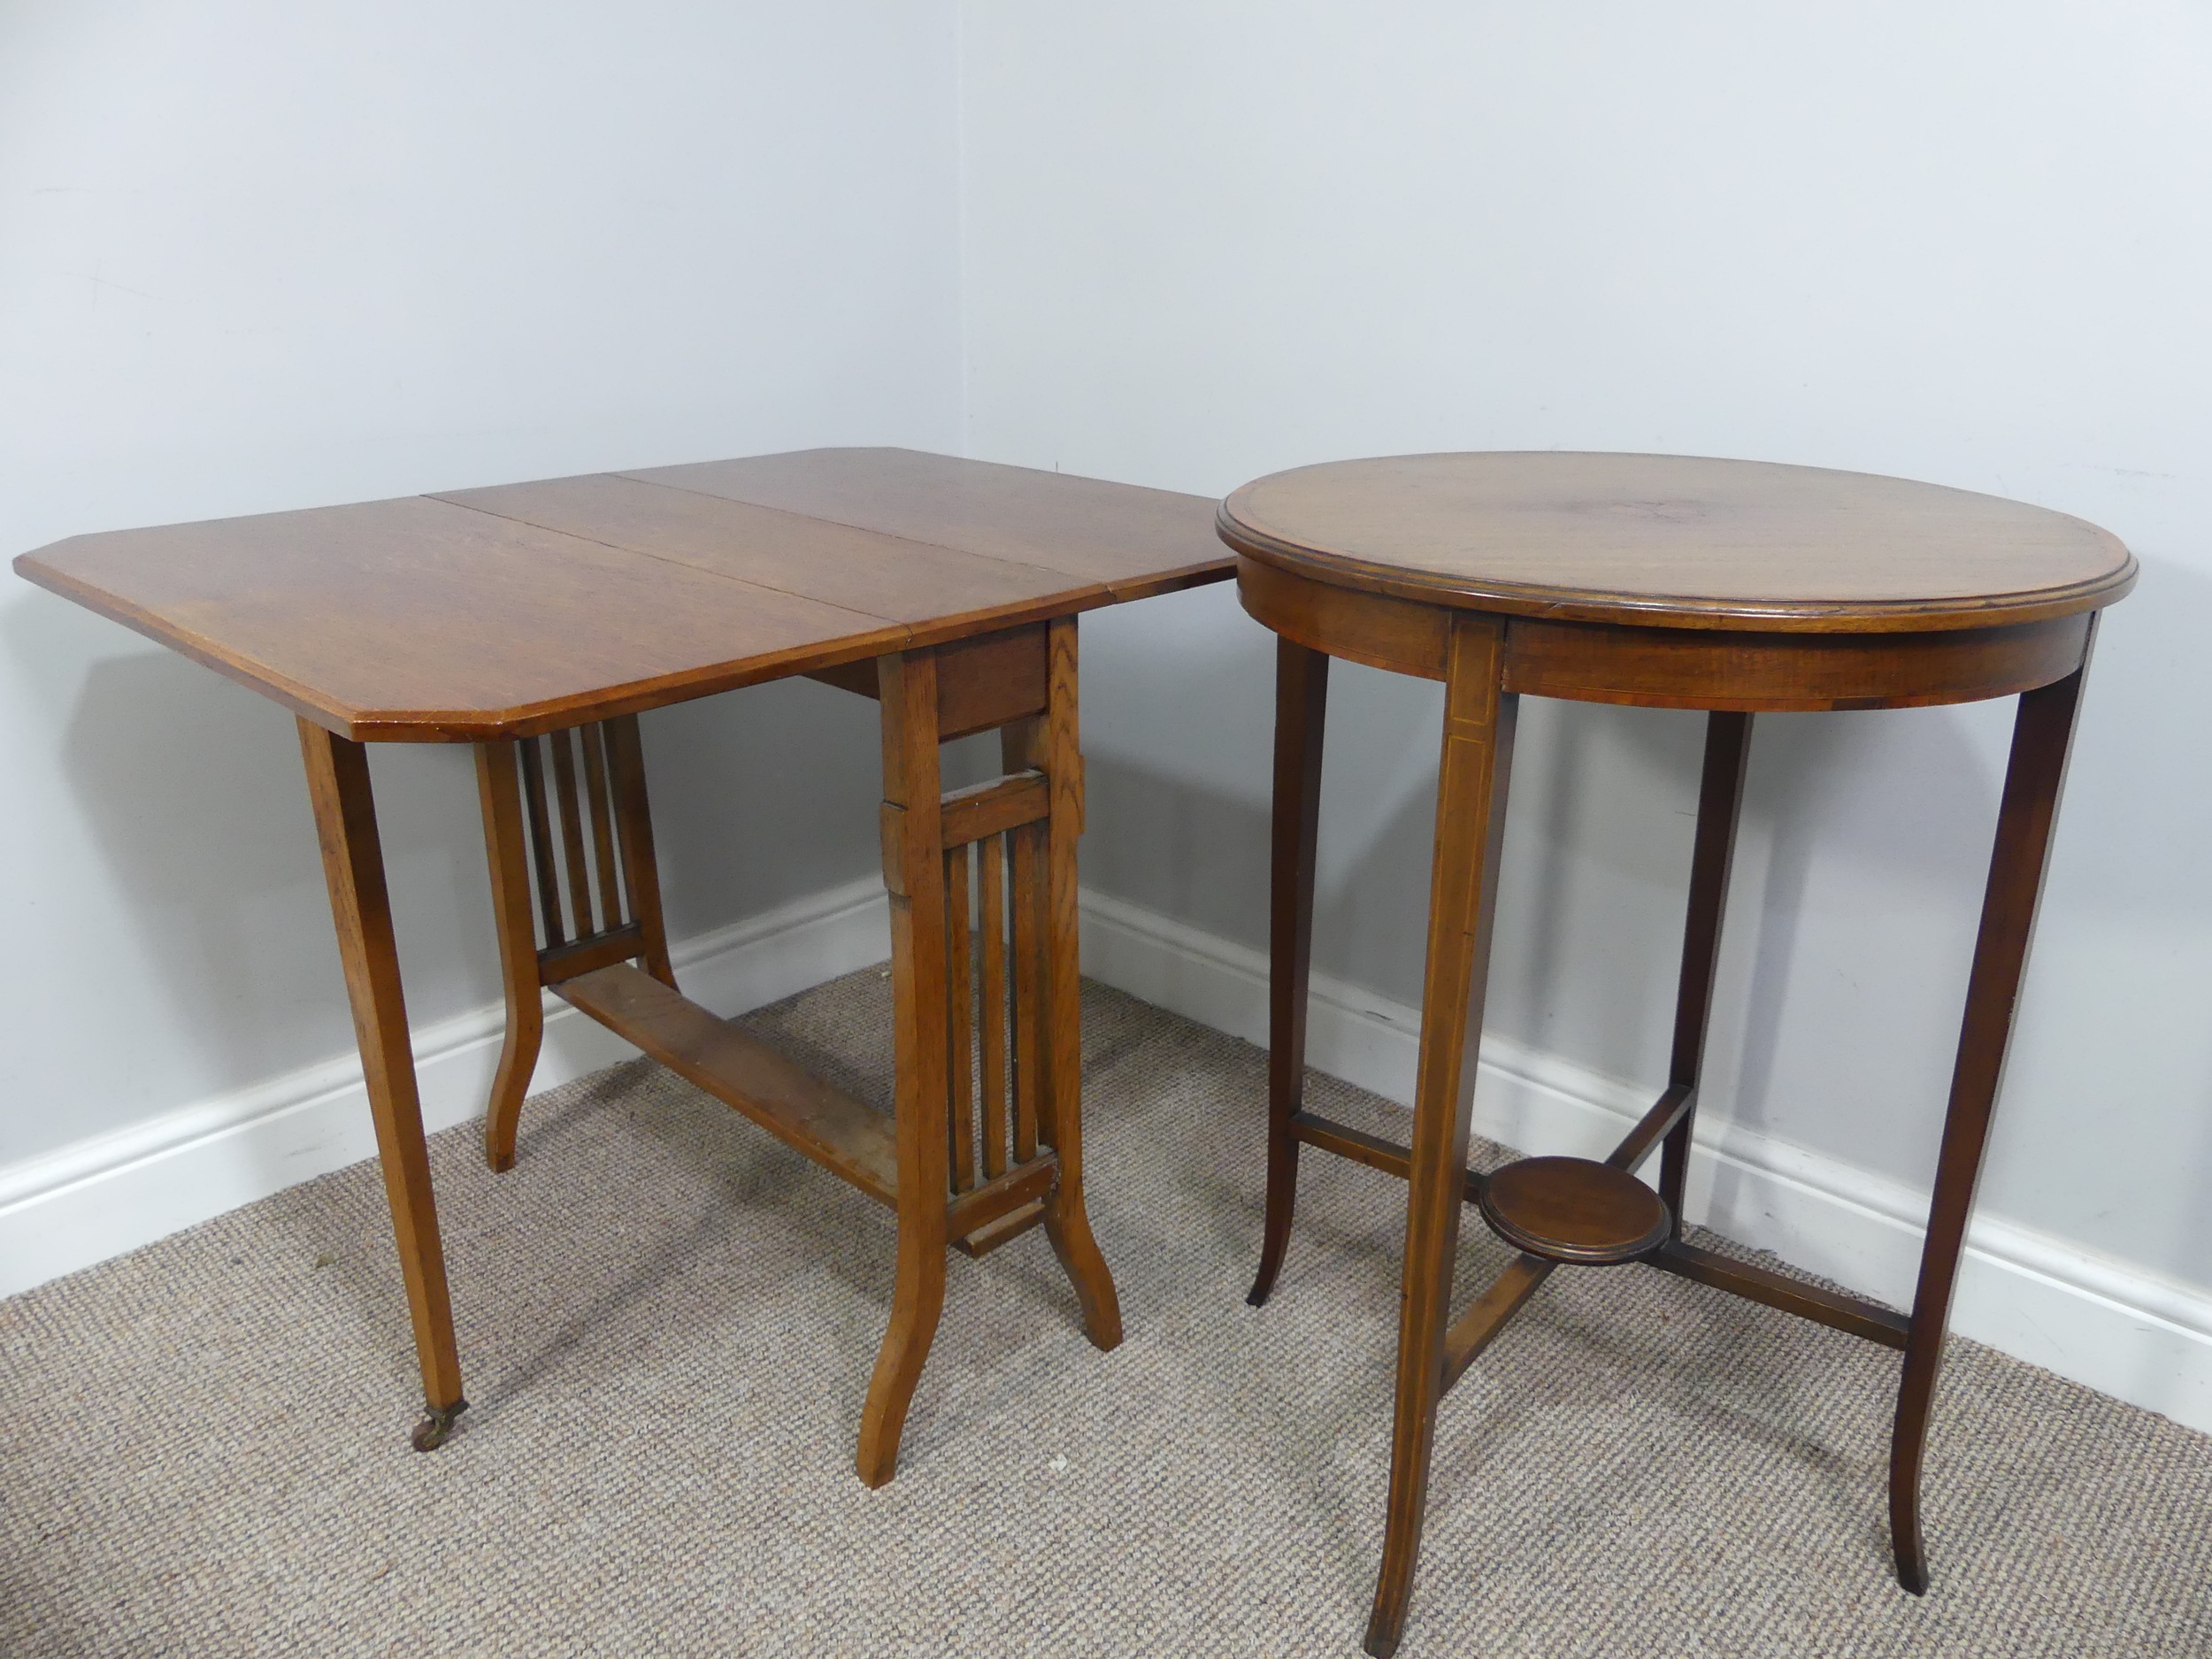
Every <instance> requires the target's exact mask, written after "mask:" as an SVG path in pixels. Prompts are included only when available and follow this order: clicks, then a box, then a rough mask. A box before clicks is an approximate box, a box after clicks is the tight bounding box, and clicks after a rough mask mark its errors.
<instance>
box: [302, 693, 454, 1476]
mask: <svg viewBox="0 0 2212 1659" xmlns="http://www.w3.org/2000/svg"><path fill="white" fill-rule="evenodd" d="M299 730H300V750H301V754H302V756H303V758H304V759H305V761H306V764H307V793H308V796H309V798H310V799H311V801H312V802H313V803H314V808H315V835H316V839H317V840H318V841H319V842H320V843H321V845H322V854H323V874H324V876H325V878H326V879H327V881H328V882H329V886H330V910H331V919H332V920H333V921H334V923H335V924H336V926H337V929H338V956H339V959H340V960H341V961H342V963H343V964H344V965H345V974H346V995H347V996H348V998H349V1000H350V1001H351V1002H352V1004H353V1029H354V1034H355V1036H356V1037H357V1040H358V1041H359V1042H360V1045H361V1070H362V1077H363V1080H364V1082H365V1084H366V1086H367V1088H368V1095H369V1111H370V1115H371V1116H372V1117H373V1118H374V1120H375V1123H376V1147H377V1153H378V1157H379V1161H380V1163H381V1164H382V1165H383V1169H384V1195H385V1198H386V1200H387V1202H388V1203H389V1204H390V1206H391V1210H392V1233H393V1235H394V1237H395V1239H396V1241H397V1243H398V1246H399V1269H400V1276H401V1278H402V1279H403V1281H404V1282H405V1284H406V1286H407V1309H408V1312H409V1314H410V1315H411V1317H412V1319H413V1322H414V1327H415V1356H416V1358H417V1359H418V1360H419V1362H420V1363H421V1366H422V1391H423V1402H424V1404H425V1406H426V1416H425V1417H424V1418H423V1420H422V1422H421V1423H420V1424H419V1425H417V1426H416V1429H415V1433H414V1444H415V1449H416V1450H417V1451H425V1452H426V1451H429V1450H431V1449H432V1448H434V1447H436V1446H439V1445H441V1444H442V1443H443V1441H444V1440H445V1438H446V1436H447V1435H448V1434H449V1433H450V1432H452V1428H453V1420H454V1418H455V1417H457V1416H458V1415H459V1414H460V1413H461V1412H462V1411H464V1410H465V1409H467V1405H468V1402H466V1401H465V1400H464V1399H463V1398H462V1397H461V1361H460V1356H459V1354H458V1352H457V1349H456V1348H455V1346H454V1340H453V1305H452V1302H451V1300H450V1298H449V1295H448V1293H447V1290H446V1278H445V1250H444V1246H443V1245H442V1242H441V1241H440V1240H439V1237H438V1207H437V1202H436V1200H435V1199H434V1196H433V1195H432V1193H431V1188H430V1153H429V1149H428V1148H427V1147H426V1146H425V1145H424V1142H423V1129H422V1102H421V1099H420V1097H419V1094H417V1092H416V1087H415V1056H414V1051H413V1049H412V1048H411V1046H410V1045H409V1042H408V1040H407V1001H406V998H405V996H404V995H403V994H402V991H401V988H400V978H399V953H398V949H397V947H396V944H395V942H394V941H393V938H392V909H391V901H390V898H389V896H388V894H387V893H386V890H385V885H384V853H383V849H382V847H381V846H380V844H379V841H378V839H377V833H376V803H375V800H374V798H373V795H371V793H370V788H369V762H368V754H367V751H366V750H365V749H364V748H363V746H362V745H361V744H359V743H356V742H353V741H349V740H348V739H346V738H342V737H338V736H334V734H332V733H329V732H326V731H325V730H324V729H323V728H322V727H321V726H317V725H316V724H315V723H314V722H313V721H311V720H307V719H302V720H301V721H300V723H299Z"/></svg>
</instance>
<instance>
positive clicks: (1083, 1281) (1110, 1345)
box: [1045, 1194, 1121, 1354]
mask: <svg viewBox="0 0 2212 1659" xmlns="http://www.w3.org/2000/svg"><path fill="white" fill-rule="evenodd" d="M1045 1236H1046V1237H1047V1238H1048V1239H1050V1240H1052V1253H1053V1254H1054V1255H1055V1256H1058V1257H1059V1258H1060V1270H1061V1271H1063V1272H1064V1273H1065V1274H1066V1275H1067V1276H1068V1283H1069V1284H1071V1285H1072V1286H1074V1287H1075V1301H1076V1305H1077V1306H1078V1307H1079V1308H1080V1309H1081V1310H1083V1334H1084V1335H1086V1336H1087V1337H1088V1338H1090V1340H1091V1346H1092V1347H1093V1348H1096V1349H1098V1351H1099V1352H1100V1353H1102V1354H1110V1353H1112V1352H1113V1351H1114V1349H1116V1348H1119V1347H1120V1346H1121V1298H1120V1296H1119V1295H1118V1294H1116V1292H1115V1290H1114V1276H1113V1274H1112V1273H1111V1272H1110V1271H1108V1269H1107V1266H1106V1258H1105V1256H1102V1255H1101V1254H1100V1252H1099V1248H1098V1240H1096V1239H1094V1238H1093V1237H1092V1236H1091V1222H1090V1217H1088V1216H1087V1215H1086V1214H1084V1212H1083V1206H1082V1204H1081V1202H1076V1203H1073V1204H1062V1203H1061V1202H1059V1201H1058V1195H1057V1194H1055V1195H1054V1197H1053V1198H1052V1199H1049V1200H1048V1201H1047V1202H1046V1205H1045Z"/></svg>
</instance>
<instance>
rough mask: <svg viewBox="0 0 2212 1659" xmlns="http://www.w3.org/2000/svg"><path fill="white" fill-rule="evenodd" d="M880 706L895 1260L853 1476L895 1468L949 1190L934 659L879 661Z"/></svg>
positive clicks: (935, 1296)
mask: <svg viewBox="0 0 2212 1659" xmlns="http://www.w3.org/2000/svg"><path fill="white" fill-rule="evenodd" d="M878 676H879V678H878V687H879V695H880V698H881V701H882V704H883V711H882V718H883V795H884V806H883V817H884V830H883V879H884V886H885V887H886V888H887V889H888V891H889V895H890V902H891V989H892V1000H893V1003H894V1007H895V1039H894V1041H895V1046H896V1050H897V1066H898V1085H897V1089H898V1094H897V1102H896V1115H897V1144H898V1170H899V1184H898V1217H899V1243H898V1269H897V1274H896V1278H895V1280H894V1284H893V1289H892V1294H891V1320H890V1324H889V1325H888V1326H887V1328H886V1330H885V1331H884V1333H883V1346H882V1348H880V1349H879V1351H878V1353H877V1356H876V1369H875V1374H874V1376H873V1377H872V1379H870V1381H869V1384H868V1398H867V1402H866V1404H865V1405H864V1406H863V1408H862V1409H861V1415H860V1448H859V1453H858V1455H857V1458H856V1467H857V1468H858V1470H859V1472H860V1478H861V1479H863V1480H864V1481H865V1482H866V1483H867V1484H868V1485H870V1486H881V1485H883V1484H884V1483H885V1482H886V1481H887V1480H889V1479H891V1477H892V1476H893V1475H894V1474H895V1473H896V1472H897V1471H898V1462H899V1437H900V1434H901V1432H902V1431H903V1430H904V1428H905V1426H906V1410H907V1407H908V1405H909V1404H910V1402H912V1400H913V1398H914V1386H915V1384H916V1383H917V1382H918V1381H919V1380H920V1379H921V1374H922V1364H923V1362H924V1361H926V1360H927V1359H928V1357H929V1346H930V1343H931V1341H932V1340H933V1338H934V1337H935V1336H936V1334H937V1319H938V1316H939V1315H940V1314H941V1312H942V1311H943V1310H944V1305H945V1246H946V1228H945V1206H946V1198H947V1195H948V1192H949V1186H948V1183H949V1153H948V1148H947V1136H948V1125H947V1116H946V1111H947V1109H946V1099H947V1094H948V1091H949V1087H950V1085H949V1072H948V1069H947V1065H948V1057H947V1052H946V1043H945V1035H944V1033H945V1030H946V1023H947V1020H948V1018H949V1010H948V997H947V993H946V982H945V972H946V968H945V962H946V957H945V953H946V944H947V940H946V912H945V848H944V826H943V820H942V817H941V808H940V806H939V787H938V764H937V741H938V739H937V659H936V657H935V656H934V654H933V653H932V652H929V651H926V650H923V651H910V652H908V653H906V654H904V655H903V656H890V657H882V658H879V661H878Z"/></svg>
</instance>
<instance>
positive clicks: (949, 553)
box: [15, 449, 1234, 741]
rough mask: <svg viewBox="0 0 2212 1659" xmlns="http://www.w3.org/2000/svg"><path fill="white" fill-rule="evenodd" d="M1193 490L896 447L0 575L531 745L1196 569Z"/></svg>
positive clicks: (205, 527) (388, 717)
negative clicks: (588, 724)
mask: <svg viewBox="0 0 2212 1659" xmlns="http://www.w3.org/2000/svg"><path fill="white" fill-rule="evenodd" d="M1233 568H1234V560H1233V557H1232V556H1231V555H1230V553H1229V550H1228V549H1226V548H1225V547H1224V546H1222V544H1221V543H1220V541H1218V540H1217V539H1216V537H1215V534H1214V503H1212V502H1210V501H1208V500H1205V499H1204V498H1202V497H1201V496H1196V495H1176V494H1171V493H1170V492H1168V491H1165V490H1156V489H1145V488H1139V487H1137V486H1135V485H1130V484H1110V483H1105V482H1102V481H1101V480H1096V479H1087V478H1072V477H1068V476H1065V475H1064V474H1061V473H1058V472H1037V471H1033V470H1032V469H1030V468H1027V467H1017V466H999V465H992V464H990V463H987V462H981V461H965V460H958V459H956V458H954V457H949V456H940V455H925V454H922V453H919V452H918V451H915V450H911V449H804V450H799V451H796V452H794V453H792V454H787V455H768V456H759V457H753V458H751V459H748V460H734V461H708V462H703V463H700V464H699V465H692V466H669V467H658V468H655V469H652V470H650V471H641V472H602V473H595V474H592V475H589V476H587V477H582V478H563V479H552V480H546V481H544V482H541V483H534V484H510V485H503V486H500V487H498V488H490V489H472V490H457V491H451V492H447V493H442V494H439V495H415V496H409V497H407V498H405V499H403V500H397V501H379V502H365V503H359V504H357V505H354V506H347V507H321V508H315V509H311V510H310V511H302V512H279V513H265V514H261V515H258V516H256V517H253V518H221V519H212V520H209V521H207V522H204V523H201V524H186V525H170V526H162V527H160V528H156V529H146V530H122V531H115V532H111V533H107V534H97V535H83V536H73V537H71V538H70V539H69V540H67V541H57V542H55V543H54V544H53V545H52V546H50V547H45V548H41V549H37V550H36V551H35V552H31V553H26V554H23V555H22V556H21V557H19V558H17V560H16V561H15V569H16V571H17V572H18V574H19V575H21V576H24V577H26V578H27V579H28V580H32V581H35V582H36V583H38V584H39V585H40V586H41V587H43V588H51V589H52V590H53V591H54V592H56V593H58V594H61V595H65V597H68V598H71V599H73V600H75V601H77V602H78V603H80V604H83V605H86V606H88V607H89V608H90V609H92V610H94V611H99V612H100V613H101V614H102V615H104V616H108V617H112V618H115V619H116V620H117V621H119V622H122V623H126V624H127V625H128V626H131V627H134V628H135V629H137V630H138V631H139V632H140V633H142V634H148V635H150V636H151V637H152V638H154V639H157V640H159V641H161V642H162V643H163V644H165V645H168V646H172V647H173V648H174V649H177V650H180V651H182V652H183V653H185V654H186V655H187V656H188V657H194V658H196V659H197V660H198V661H200V662H203V663H205V664H208V665H209V666H210V667H212V668H215V669H218V670H219V671H220V672H223V673H226V674H228V675H230V676H231V677H232V678H233V679H234V680H242V681H243V682H244V683H245V684H247V685H249V686H251V687H254V688H255V689H256V690H257V691H261V692H265V693H266V694H267V695H270V696H272V697H274V698H275V699H276V700H277V701H278V702H280V703H284V704H286V705H287V706H288V707H289V708H291V709H293V710H296V711H297V712H298V713H300V714H303V715H305V716H306V717H307V718H310V719H311V720H314V721H316V722H318V723H319V724H320V725H322V726H327V727H328V728H329V729H330V730H332V731H334V732H336V733H339V734H340V735H342V736H344V737H349V738H354V739H357V740H394V739H396V740H404V741H476V740H480V739H484V738H491V737H508V736H521V735H527V734H530V733H537V732H545V731H552V730H556V729H558V728H560V727H564V726H573V725H577V724H579V723H580V722H582V721H586V720H594V719H601V718H605V717H607V716H609V715H614V714H624V713H630V712H634V711H635V710H641V709H649V708H655V707H657V706H659V705H661V704H664V703H679V702H681V701H683V700H685V699H686V698H689V697H698V696H704V695H708V694H710V693H711V692H717V691H724V690H727V689H729V688H730V687H735V686H742V685H750V684H754V683H757V682H758V681H761V680H775V679H780V678H783V677H784V676H787V675H790V674H799V673H806V672H811V671H813V670H817V669H822V668H830V667H834V666H836V665H837V664H841V663H849V662H853V661H856V660H858V659H861V658H865V657H878V656H880V655H882V654H883V653H885V652H887V651H895V650H902V649H909V648H911V647H914V646H920V645H930V644H939V643H943V642H945V641H951V640H956V639H962V638H965V637H968V636H970V635H972V634H981V633H987V632H989V631H991V630H994V629H997V628H1003V627H1010V626H1016V625H1018V624H1020V623H1025V622H1033V621H1037V620H1040V619H1042V618H1048V617H1055V616H1066V615H1069V614H1071V613H1073V612H1075V611H1086V610H1089V609H1092V608H1094V607H1096V606H1099V605H1107V604H1113V603H1118V602H1120V601H1122V600H1125V599H1138V598H1142V597H1144V596H1145V595H1149V594H1157V593H1165V592H1168V591H1170V590H1171V589H1173V588H1187V587H1193V586H1195V585H1197V584H1199V583H1202V582H1209V581H1217V580H1223V579H1224V578H1225V577H1227V576H1229V575H1230V574H1231V573H1232V572H1233Z"/></svg>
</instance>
